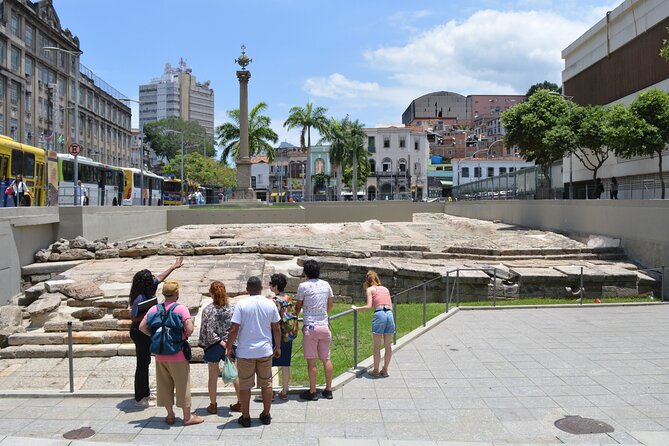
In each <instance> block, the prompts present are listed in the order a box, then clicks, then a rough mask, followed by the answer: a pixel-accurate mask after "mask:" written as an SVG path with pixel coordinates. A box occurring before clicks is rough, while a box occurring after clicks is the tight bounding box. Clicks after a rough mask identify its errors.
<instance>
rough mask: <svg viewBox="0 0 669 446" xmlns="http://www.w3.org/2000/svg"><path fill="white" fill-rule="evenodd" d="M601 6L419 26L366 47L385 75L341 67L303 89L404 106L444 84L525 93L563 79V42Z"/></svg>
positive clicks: (491, 13) (361, 102)
mask: <svg viewBox="0 0 669 446" xmlns="http://www.w3.org/2000/svg"><path fill="white" fill-rule="evenodd" d="M601 9H602V8H597V9H596V10H595V9H594V8H591V9H588V10H587V11H584V12H583V14H582V16H581V17H580V18H579V19H578V20H570V19H567V18H565V17H564V16H563V15H560V14H558V13H556V12H550V11H496V10H482V11H478V12H476V13H474V14H473V15H471V16H470V17H468V18H466V19H465V20H463V21H455V20H451V21H449V22H446V23H443V24H441V25H438V26H435V27H433V28H431V29H429V30H427V31H424V32H420V33H414V34H413V35H412V37H410V38H409V39H408V40H407V42H406V43H405V44H404V45H399V46H384V47H380V48H377V49H374V50H368V51H366V52H364V54H363V55H364V58H365V60H366V61H367V63H368V65H369V66H370V68H372V69H375V70H377V71H378V72H380V73H385V78H384V77H377V79H380V80H376V81H374V82H367V81H364V80H357V79H351V78H349V77H347V76H346V74H342V73H334V74H331V75H329V76H322V77H312V78H309V79H307V80H306V81H305V83H304V89H305V90H306V91H307V92H308V93H309V94H310V95H313V96H315V97H320V98H327V99H330V100H332V102H338V103H341V105H346V106H348V107H350V108H355V107H356V106H357V107H358V108H366V107H372V106H379V105H384V104H385V105H395V106H403V107H405V106H406V105H407V104H408V103H409V102H410V101H411V100H412V99H414V98H416V97H418V96H421V95H423V94H426V93H429V92H432V91H440V90H448V91H454V92H457V93H461V94H464V95H468V94H513V93H517V94H522V93H525V91H527V88H528V87H529V86H530V85H532V84H534V83H536V82H542V81H544V80H548V81H551V82H556V83H558V84H559V83H561V80H560V79H561V77H560V72H561V71H562V69H563V67H564V62H563V61H562V59H561V56H560V53H561V51H562V49H564V48H565V47H566V46H567V45H569V44H570V43H571V42H573V41H574V40H575V39H576V38H578V37H579V36H580V35H581V34H582V33H583V32H585V31H586V30H587V29H588V28H589V27H591V26H592V25H594V23H596V21H597V20H599V19H600V18H601V17H602V15H601V14H602V12H601ZM401 14H404V13H401ZM401 14H400V15H397V14H396V15H394V16H393V18H394V19H395V20H397V19H399V18H401V17H402V15H401Z"/></svg>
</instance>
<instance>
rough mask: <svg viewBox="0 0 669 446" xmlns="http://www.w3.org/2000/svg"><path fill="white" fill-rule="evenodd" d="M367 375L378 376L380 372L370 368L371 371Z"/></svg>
mask: <svg viewBox="0 0 669 446" xmlns="http://www.w3.org/2000/svg"><path fill="white" fill-rule="evenodd" d="M369 376H371V377H372V378H378V377H380V376H381V374H380V373H379V372H378V370H372V371H371V372H369Z"/></svg>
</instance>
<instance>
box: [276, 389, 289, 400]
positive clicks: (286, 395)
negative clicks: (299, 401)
mask: <svg viewBox="0 0 669 446" xmlns="http://www.w3.org/2000/svg"><path fill="white" fill-rule="evenodd" d="M277 395H278V396H279V398H281V399H282V400H284V401H286V400H287V399H288V392H283V391H281V392H279V393H277Z"/></svg>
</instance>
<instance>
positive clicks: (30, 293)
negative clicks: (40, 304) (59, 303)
mask: <svg viewBox="0 0 669 446" xmlns="http://www.w3.org/2000/svg"><path fill="white" fill-rule="evenodd" d="M44 291H46V286H45V284H44V282H40V283H36V284H35V285H33V286H31V287H30V288H28V289H27V290H25V291H24V292H23V295H24V299H23V302H22V303H21V305H30V304H31V303H33V302H35V301H36V300H37V299H39V297H40V296H41V295H42V294H44Z"/></svg>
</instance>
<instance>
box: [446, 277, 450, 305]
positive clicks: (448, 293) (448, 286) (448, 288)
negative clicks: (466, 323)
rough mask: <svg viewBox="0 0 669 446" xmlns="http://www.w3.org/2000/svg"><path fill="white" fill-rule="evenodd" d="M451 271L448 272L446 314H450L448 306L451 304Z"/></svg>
mask: <svg viewBox="0 0 669 446" xmlns="http://www.w3.org/2000/svg"><path fill="white" fill-rule="evenodd" d="M450 275H451V272H450V271H446V313H448V304H449V303H450V302H451V286H450V285H451V284H450V278H451V277H450Z"/></svg>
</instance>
